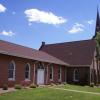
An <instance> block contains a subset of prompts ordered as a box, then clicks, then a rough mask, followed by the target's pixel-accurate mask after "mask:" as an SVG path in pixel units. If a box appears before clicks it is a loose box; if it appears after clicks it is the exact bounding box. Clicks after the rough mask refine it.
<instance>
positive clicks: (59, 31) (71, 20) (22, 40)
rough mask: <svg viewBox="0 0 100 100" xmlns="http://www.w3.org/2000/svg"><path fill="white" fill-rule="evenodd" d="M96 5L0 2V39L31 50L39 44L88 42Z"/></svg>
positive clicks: (86, 1) (80, 0)
mask: <svg viewBox="0 0 100 100" xmlns="http://www.w3.org/2000/svg"><path fill="white" fill-rule="evenodd" d="M98 4H99V0H0V39H1V40H6V41H10V42H13V43H17V44H20V45H24V46H28V47H31V48H35V49H38V48H39V47H40V45H41V42H42V41H45V42H46V43H47V44H52V43H60V42H67V41H77V40H86V39H91V38H92V36H93V35H94V33H95V20H96V11H97V5H98ZM99 8H100V5H99ZM99 11H100V9H99Z"/></svg>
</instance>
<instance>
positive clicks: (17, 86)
mask: <svg viewBox="0 0 100 100" xmlns="http://www.w3.org/2000/svg"><path fill="white" fill-rule="evenodd" d="M14 88H15V89H19V90H20V89H21V88H22V87H21V85H20V84H16V85H15V86H14Z"/></svg>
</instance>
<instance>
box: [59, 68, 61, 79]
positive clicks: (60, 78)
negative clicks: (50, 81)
mask: <svg viewBox="0 0 100 100" xmlns="http://www.w3.org/2000/svg"><path fill="white" fill-rule="evenodd" d="M58 80H59V81H61V67H59V68H58Z"/></svg>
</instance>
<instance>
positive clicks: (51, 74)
mask: <svg viewBox="0 0 100 100" xmlns="http://www.w3.org/2000/svg"><path fill="white" fill-rule="evenodd" d="M49 78H50V80H53V66H50V76H49Z"/></svg>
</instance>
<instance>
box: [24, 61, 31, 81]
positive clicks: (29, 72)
mask: <svg viewBox="0 0 100 100" xmlns="http://www.w3.org/2000/svg"><path fill="white" fill-rule="evenodd" d="M27 66H28V68H29V70H28V71H26V67H27ZM27 72H28V78H26V73H27ZM30 74H31V67H30V64H29V63H27V64H26V65H25V81H30V77H31V75H30Z"/></svg>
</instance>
